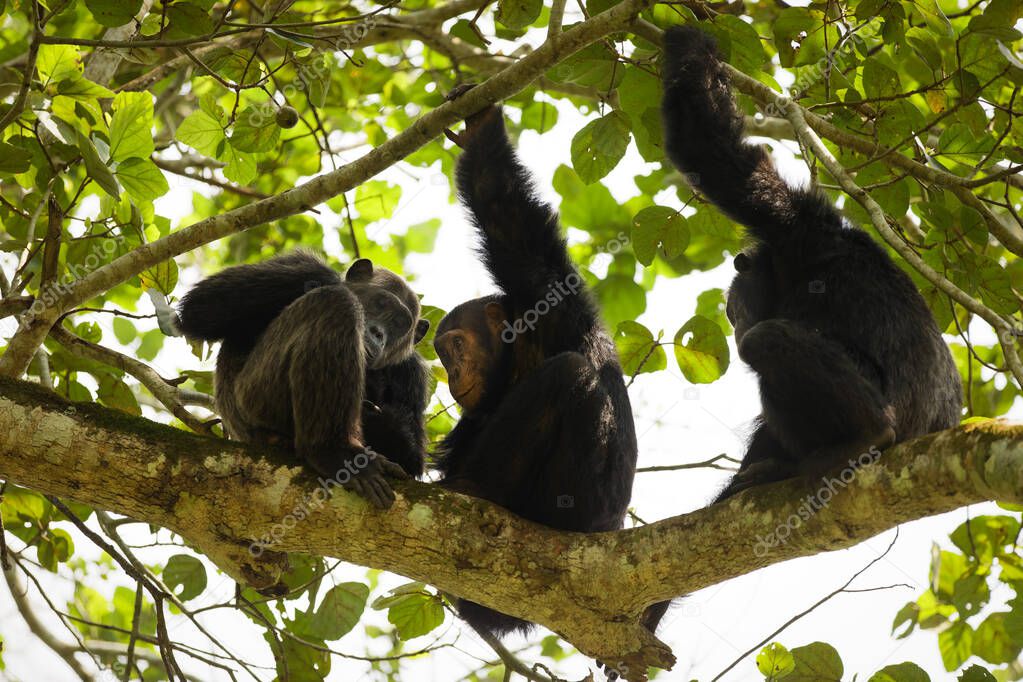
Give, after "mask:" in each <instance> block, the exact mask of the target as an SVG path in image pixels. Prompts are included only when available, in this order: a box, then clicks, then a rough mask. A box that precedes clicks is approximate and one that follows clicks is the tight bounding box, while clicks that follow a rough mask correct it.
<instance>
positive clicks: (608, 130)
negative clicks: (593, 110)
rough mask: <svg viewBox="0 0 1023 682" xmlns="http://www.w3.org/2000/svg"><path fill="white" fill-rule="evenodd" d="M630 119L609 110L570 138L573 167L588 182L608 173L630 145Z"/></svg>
mask: <svg viewBox="0 0 1023 682" xmlns="http://www.w3.org/2000/svg"><path fill="white" fill-rule="evenodd" d="M629 131H630V127H629V121H628V119H626V118H625V117H624V116H623V115H622V114H620V113H618V112H616V111H615V112H611V113H610V114H608V115H607V116H602V117H600V118H598V119H597V120H596V121H590V122H589V123H587V124H586V125H585V126H583V128H582V130H580V131H579V132H577V133H576V134H575V137H573V138H572V166H573V167H574V168H575V172H576V173H578V174H579V178H580V179H581V180H582V181H583V182H585V183H586V184H587V185H589V184H592V183H594V182H596V181H597V180H600V179H601V178H602V177H604V176H605V175H607V174H608V173H610V172H611V171H612V170H613V169H614V167H615V166H617V165H618V162H619V161H621V160H622V157H623V156H625V150H626V149H628V147H629V139H630V137H631V134H630V132H629Z"/></svg>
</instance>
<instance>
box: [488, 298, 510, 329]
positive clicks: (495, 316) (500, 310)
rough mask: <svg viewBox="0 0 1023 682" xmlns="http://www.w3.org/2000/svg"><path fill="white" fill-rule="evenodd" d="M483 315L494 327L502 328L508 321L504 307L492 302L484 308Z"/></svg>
mask: <svg viewBox="0 0 1023 682" xmlns="http://www.w3.org/2000/svg"><path fill="white" fill-rule="evenodd" d="M483 313H484V314H485V315H486V316H487V321H488V322H489V323H490V324H492V325H494V326H500V324H501V323H502V322H504V321H505V319H506V317H505V314H504V306H503V305H501V304H500V303H494V302H490V303H488V304H486V305H485V306H483Z"/></svg>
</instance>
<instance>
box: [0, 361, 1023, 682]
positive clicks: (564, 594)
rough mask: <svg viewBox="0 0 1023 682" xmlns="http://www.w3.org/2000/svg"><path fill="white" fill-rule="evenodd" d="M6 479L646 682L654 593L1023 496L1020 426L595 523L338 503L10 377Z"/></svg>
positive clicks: (994, 425) (281, 464)
mask: <svg viewBox="0 0 1023 682" xmlns="http://www.w3.org/2000/svg"><path fill="white" fill-rule="evenodd" d="M0 478H3V479H5V480H10V481H11V482H14V483H18V484H20V485H24V486H27V487H29V488H32V489H35V490H39V491H42V492H44V493H47V494H52V495H59V496H66V497H69V498H72V499H75V500H78V501H80V502H83V503H86V504H89V505H92V506H95V507H97V508H101V509H110V510H113V511H116V512H118V513H122V514H126V515H128V516H131V517H134V518H137V519H139V520H141V521H145V522H147V523H154V524H157V525H160V526H164V527H166V528H169V529H171V530H173V531H174V532H176V533H179V534H180V535H181V536H182V537H184V538H185V539H186V540H187V541H188V542H189V543H191V544H193V545H194V546H196V547H198V548H199V549H200V550H201V551H203V552H204V553H205V554H206V555H207V556H209V557H210V559H211V560H213V561H214V562H216V563H217V564H218V565H219V566H220V567H221V568H222V569H224V570H225V571H227V572H228V573H230V574H231V575H232V576H234V577H235V578H236V579H238V580H241V581H244V582H247V583H248V584H251V585H253V586H255V587H258V588H262V589H268V588H271V589H272V588H273V587H274V586H275V585H276V583H277V581H278V577H279V575H280V571H282V570H283V569H284V567H285V566H286V563H287V559H286V555H285V554H283V552H306V553H313V554H322V555H327V556H333V557H337V558H340V559H344V560H346V561H351V562H353V563H357V564H360V565H364V566H370V567H374V568H379V569H383V570H387V571H392V572H395V573H399V574H402V575H405V576H408V577H410V578H414V579H417V580H423V581H425V582H428V583H431V584H433V585H436V586H437V587H438V588H440V589H442V590H445V591H447V592H450V593H452V594H455V595H458V596H464V597H467V598H470V599H472V600H474V601H477V602H480V603H482V604H484V605H486V606H490V607H493V608H496V609H498V610H500V611H504V612H506V613H510V614H513V615H515V616H519V617H522V618H526V619H529V620H532V621H535V622H539V623H541V624H543V625H545V626H547V627H549V628H551V629H552V630H554V631H555V632H558V633H559V634H561V635H562V636H563V637H564V638H565V639H567V640H568V641H569V642H571V643H572V644H574V645H575V646H576V647H578V648H579V649H580V650H581V651H582V652H584V653H585V654H587V655H590V656H593V657H598V658H600V659H602V660H606V661H623V662H625V664H626V665H628V667H629V669H630V670H632V671H634V672H633V675H632V676H631V677H630V678H629V679H634V680H642V679H644V675H643V673H642V672H640V671H643V670H644V669H645V668H644V666H645V665H656V666H659V667H670V666H671V664H672V663H673V660H674V659H673V657H672V655H671V653H670V652H669V651H668V650H667V648H666V647H665V646H664V645H663V644H662V643H660V642H658V641H657V640H656V639H655V638H653V637H652V636H651V635H650V634H649V633H648V632H646V630H644V629H643V628H642V627H641V626H640V625H639V616H640V614H641V613H642V611H643V609H644V608H645V607H646V606H647V605H649V604H651V603H654V602H658V601H661V600H664V599H668V598H672V597H675V596H678V595H681V594H686V593H689V592H692V591H694V590H698V589H700V588H703V587H706V586H709V585H713V584H716V583H719V582H721V581H723V580H727V579H729V578H733V577H736V576H739V575H743V574H745V573H749V572H751V571H754V570H756V569H758V568H762V567H764V566H768V565H771V564H774V563H778V562H781V561H785V560H787V559H792V558H795V557H800V556H809V555H813V554H816V553H818V552H821V551H825V550H834V549H840V548H844V547H849V546H852V545H854V544H856V543H858V542H861V541H863V540H866V539H868V538H870V537H872V536H874V535H876V534H878V533H880V532H883V531H885V530H887V529H889V528H892V527H894V526H897V525H899V524H901V523H904V522H907V521H912V520H915V519H919V518H923V517H926V516H930V515H933V514H939V513H942V512H947V511H951V510H954V509H958V508H959V507H962V506H964V505H967V504H972V503H975V502H981V501H985V500H1000V501H1006V502H1016V503H1019V502H1023V426H1013V425H1008V424H1005V423H1004V422H989V423H985V424H974V425H971V426H967V427H963V428H960V429H955V430H951V431H946V432H942V433H938V434H932V435H930V436H926V437H924V438H920V439H917V440H915V441H912V442H909V443H903V444H902V445H900V446H898V447H896V448H893V449H892V450H891V451H889V452H887V453H886V454H885V455H884V456H883V457H882V458H881V461H880V462H879V463H875V464H871V465H868V466H866V467H864V468H862V469H860V470H859V471H858V472H853V471H852V470H851V469H850V470H848V471H843V472H838V473H836V474H834V475H833V476H832V477H830V480H828V481H826V482H825V481H818V482H816V483H815V484H808V483H807V482H798V481H790V482H785V483H781V484H778V485H773V486H769V487H765V488H762V489H759V490H753V491H747V492H745V493H742V494H740V495H737V496H736V497H734V498H732V499H731V500H729V501H728V502H727V503H725V504H721V505H715V506H713V507H709V508H707V509H702V510H700V511H697V512H694V513H691V514H687V515H684V516H678V517H675V518H671V519H666V520H664V521H660V522H658V523H653V524H650V525H647V526H643V527H640V528H634V529H629V530H624V531H619V532H616V533H595V534H590V535H586V534H578V533H568V532H559V531H555V530H552V529H549V528H545V527H542V526H539V525H537V524H533V523H530V522H527V521H524V520H522V519H520V518H518V517H516V516H513V515H512V514H510V513H508V512H506V511H504V510H502V509H500V508H498V507H496V506H494V505H492V504H490V503H488V502H485V501H483V500H476V499H473V498H469V497H465V496H462V495H458V494H454V493H450V492H446V491H444V490H441V489H440V488H437V487H436V486H430V485H426V484H421V483H408V484H402V485H399V487H398V492H399V497H398V500H397V502H396V503H395V505H394V507H393V508H392V509H391V510H389V511H387V512H378V511H375V510H373V509H371V508H370V506H369V505H368V504H367V503H366V502H365V501H363V500H362V499H361V498H358V497H356V496H355V495H354V494H350V493H347V492H345V491H343V490H341V489H339V487H338V486H336V485H331V487H330V490H332V491H333V495H332V496H331V497H330V499H329V500H327V501H326V502H323V499H324V497H325V496H324V495H322V494H321V493H320V492H318V491H319V490H320V489H321V488H320V485H321V484H318V483H317V481H315V480H313V478H312V477H311V476H310V475H309V474H307V473H306V472H304V471H303V470H302V468H301V467H298V466H290V465H288V464H287V462H286V461H284V460H282V459H281V457H280V455H277V454H275V453H273V452H270V451H261V450H258V449H256V448H251V447H246V446H241V445H238V444H235V443H230V442H227V441H223V440H218V439H214V438H204V437H201V436H195V435H191V434H188V433H185V432H184V431H180V430H176V429H172V428H169V427H166V426H162V425H158V424H153V423H152V422H148V421H146V420H143V419H137V418H134V417H130V416H127V415H123V414H121V413H117V412H114V411H112V410H108V409H105V408H101V407H97V406H94V405H90V404H71V403H68V402H66V401H64V400H63V399H61V398H59V397H57V396H56V395H55V394H52V393H50V392H49V391H46V390H44V389H41V388H39V387H38V386H36V385H34V384H28V383H24V382H18V381H12V380H9V379H0ZM317 500H319V501H320V502H322V504H317ZM808 509H809V510H810V511H811V513H809V514H807V513H806V510H808ZM740 512H741V513H740ZM300 517H301V520H299V519H300ZM254 543H255V544H254ZM261 543H262V544H261ZM250 550H251V551H250ZM622 585H627V586H628V589H621V586H622Z"/></svg>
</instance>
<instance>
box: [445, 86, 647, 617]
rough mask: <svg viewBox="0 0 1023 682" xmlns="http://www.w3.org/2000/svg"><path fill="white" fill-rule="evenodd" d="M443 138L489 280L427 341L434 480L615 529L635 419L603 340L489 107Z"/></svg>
mask: <svg viewBox="0 0 1023 682" xmlns="http://www.w3.org/2000/svg"><path fill="white" fill-rule="evenodd" d="M463 92H465V89H463V88H460V89H458V90H456V91H454V92H453V93H452V94H451V95H450V97H457V96H458V95H460V94H462V93H463ZM448 137H449V138H451V139H452V141H454V142H455V143H456V144H457V145H458V146H459V147H461V148H462V149H463V150H464V151H463V153H462V155H461V158H460V159H459V161H458V168H457V177H456V181H457V187H458V193H459V196H460V198H461V200H462V203H463V204H464V205H465V207H466V208H467V209H468V210H469V212H470V213H471V216H472V219H473V221H474V223H475V225H476V228H477V229H478V231H479V235H480V239H481V242H482V255H483V260H484V263H485V264H486V266H487V269H488V270H489V271H490V273H491V275H492V276H493V278H494V280H495V282H496V284H497V286H498V287H499V288H500V289H501V293H500V294H495V295H492V296H487V297H484V298H478V299H474V300H471V301H467V302H465V303H462V304H461V305H459V306H457V307H456V308H454V309H453V310H452V311H451V312H450V313H448V314H447V315H446V316H445V317H444V319H443V320H441V322H440V324H439V325H438V327H437V334H436V337H435V340H434V346H435V347H436V349H437V355H438V356H439V357H440V360H441V362H442V363H443V364H444V368H445V369H446V370H447V373H448V385H449V387H450V388H451V393H452V394H453V396H454V398H455V400H457V401H458V403H459V405H461V407H462V417H461V419H460V420H459V422H458V424H457V425H456V426H455V427H454V429H452V430H451V432H450V433H449V434H448V436H447V437H446V438H445V439H444V441H443V443H442V444H441V447H440V451H439V458H438V468H439V470H440V471H441V472H442V474H443V479H442V480H441V482H440V484H441V485H443V486H445V487H447V488H450V489H452V490H457V491H460V492H464V493H466V494H469V495H473V496H476V497H481V498H484V499H487V500H490V501H491V502H495V503H497V504H499V505H501V506H503V507H506V508H507V509H509V510H511V511H513V512H515V513H516V514H518V515H520V516H523V517H525V518H527V519H531V520H533V521H536V522H539V523H543V524H545V525H547V526H551V527H554V528H563V529H565V530H572V531H606V530H616V529H619V528H621V527H622V524H623V521H624V517H625V512H626V507H627V505H628V503H629V498H630V496H631V493H632V478H633V475H634V473H635V469H636V432H635V426H634V424H633V420H632V407H631V405H630V403H629V396H628V394H627V392H626V389H625V383H624V381H623V379H622V368H621V366H620V365H619V364H618V355H617V353H616V350H615V346H614V343H613V342H612V340H611V338H610V337H609V336H608V334H607V332H606V331H605V330H604V328H603V326H602V325H601V322H600V317H599V314H598V312H597V309H596V307H595V305H594V303H593V301H592V300H591V299H590V295H589V293H588V292H587V291H586V289H585V287H584V286H583V280H582V277H581V276H580V275H579V273H578V272H577V271H576V269H575V267H574V266H573V264H572V262H571V260H570V258H569V256H568V252H567V250H566V247H565V242H564V240H563V238H562V237H561V235H560V234H559V227H558V219H557V214H556V213H555V212H554V211H553V210H552V209H551V208H550V207H549V206H547V205H545V204H544V203H542V202H541V201H540V200H539V199H538V198H537V197H536V195H535V193H534V191H533V187H532V181H531V179H530V176H529V173H528V171H527V170H526V169H525V168H523V166H522V165H521V164H520V163H519V161H518V159H517V158H516V155H515V151H514V149H513V148H512V145H511V143H510V142H509V140H508V136H507V133H506V131H505V127H504V118H503V115H502V111H501V109H500V107H497V106H490V107H487V108H486V109H484V110H483V111H480V112H479V113H477V114H475V115H473V116H471V117H469V118H468V119H467V120H466V126H465V131H464V132H462V133H460V134H455V133H452V132H450V131H449V132H448ZM459 614H460V615H461V616H462V617H463V618H464V619H465V620H466V621H468V622H469V623H470V624H471V625H472V626H473V627H475V628H477V629H480V630H482V631H485V632H488V633H491V634H494V635H497V636H502V635H505V634H507V633H510V632H512V631H515V630H520V631H525V630H528V629H529V628H530V627H531V624H530V623H527V622H525V621H523V620H520V619H518V618H513V617H511V616H507V615H504V614H500V613H497V612H495V611H493V610H491V609H488V608H485V607H483V606H480V605H479V604H475V603H473V602H468V601H464V600H463V601H461V602H460V603H459Z"/></svg>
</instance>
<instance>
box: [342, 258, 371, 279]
mask: <svg viewBox="0 0 1023 682" xmlns="http://www.w3.org/2000/svg"><path fill="white" fill-rule="evenodd" d="M371 277H373V261H371V260H370V259H369V258H360V259H359V260H357V261H355V262H354V263H352V266H351V267H350V268H348V272H346V273H345V281H346V282H368V281H369V280H370V278H371Z"/></svg>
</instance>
